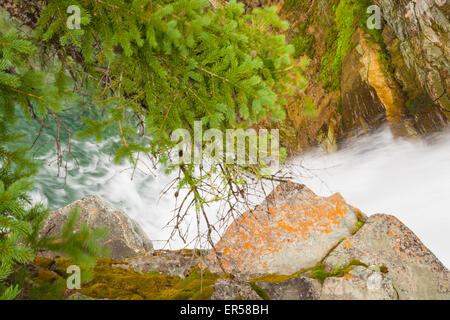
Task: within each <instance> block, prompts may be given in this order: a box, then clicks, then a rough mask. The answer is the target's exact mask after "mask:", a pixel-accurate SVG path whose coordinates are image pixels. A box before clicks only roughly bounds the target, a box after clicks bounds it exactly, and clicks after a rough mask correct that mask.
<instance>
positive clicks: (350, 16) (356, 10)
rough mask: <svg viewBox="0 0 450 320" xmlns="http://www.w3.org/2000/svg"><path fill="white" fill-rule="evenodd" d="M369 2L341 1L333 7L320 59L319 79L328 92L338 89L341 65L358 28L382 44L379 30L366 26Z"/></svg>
mask: <svg viewBox="0 0 450 320" xmlns="http://www.w3.org/2000/svg"><path fill="white" fill-rule="evenodd" d="M370 5H372V2H371V0H357V1H356V0H341V1H338V3H337V4H335V5H333V6H332V8H333V10H334V21H333V25H332V26H331V27H330V28H329V31H328V33H327V36H326V53H325V55H324V56H323V58H322V70H321V73H320V79H321V80H322V81H323V86H324V87H325V88H326V89H329V90H332V91H333V90H339V89H340V78H341V73H342V63H343V61H344V59H345V57H346V56H347V54H348V53H349V52H350V50H351V49H352V46H353V41H352V36H353V34H354V33H355V31H356V29H357V28H358V27H360V28H361V29H363V30H364V31H365V32H366V33H367V34H369V35H370V36H371V37H372V39H373V41H375V42H377V43H380V44H382V43H383V39H382V36H381V31H380V30H369V29H368V28H367V26H366V21H367V18H368V17H369V14H368V13H367V12H366V10H367V8H368V7H369V6H370Z"/></svg>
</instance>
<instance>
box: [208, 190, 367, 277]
mask: <svg viewBox="0 0 450 320" xmlns="http://www.w3.org/2000/svg"><path fill="white" fill-rule="evenodd" d="M358 219H363V217H362V214H361V213H360V212H359V210H357V209H355V208H353V207H351V206H349V205H347V204H346V203H345V201H344V199H343V198H342V197H341V196H340V195H339V194H335V195H333V196H331V197H326V198H322V197H318V196H316V195H315V194H314V193H313V192H312V191H311V190H309V189H308V188H307V187H305V186H303V185H300V184H295V183H291V182H286V183H282V184H280V185H279V186H278V187H277V188H276V189H275V190H274V191H273V192H272V193H271V194H270V195H269V196H268V197H267V199H266V200H265V201H264V202H263V203H262V204H261V205H259V206H258V207H256V208H255V210H253V211H251V212H247V213H245V214H243V215H242V216H241V217H240V218H239V219H237V221H236V222H234V223H233V224H232V225H231V226H230V227H229V229H228V230H227V232H226V233H225V234H224V235H223V237H222V238H221V240H220V241H219V243H218V244H217V245H216V249H217V250H218V251H219V252H221V253H222V257H221V261H222V264H223V267H224V268H225V270H226V271H227V272H237V273H241V274H252V275H255V274H268V273H276V274H286V275H288V274H293V273H295V272H297V271H299V270H301V269H304V268H308V267H312V266H314V265H315V264H316V263H318V262H319V261H321V260H322V259H323V258H324V257H325V256H326V255H327V253H328V252H329V251H330V249H332V248H333V247H334V246H336V245H337V244H338V242H339V240H341V239H342V238H343V237H346V236H349V235H351V234H352V233H354V232H355V231H356V230H357V228H358V224H359V221H358ZM211 259H212V260H213V258H211Z"/></svg>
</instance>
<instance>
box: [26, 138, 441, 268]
mask: <svg viewBox="0 0 450 320" xmlns="http://www.w3.org/2000/svg"><path fill="white" fill-rule="evenodd" d="M74 148H75V149H78V151H79V152H80V154H81V153H82V154H83V155H84V156H82V157H81V158H82V159H83V161H80V167H79V168H78V169H73V170H71V171H70V172H69V173H70V175H69V176H68V179H67V184H66V185H64V181H63V180H62V179H57V178H55V175H56V168H55V165H54V163H53V164H52V165H50V166H44V168H43V169H42V170H41V172H40V174H39V177H38V181H37V188H36V192H35V193H34V197H35V199H40V200H42V201H44V202H46V203H47V204H48V205H49V206H50V207H51V208H52V209H55V208H58V207H61V206H64V205H66V204H68V203H70V202H72V201H75V200H77V199H80V198H81V197H84V196H89V195H93V194H99V195H101V196H102V197H104V198H105V199H107V200H109V201H110V202H112V203H114V204H115V205H117V206H119V207H121V208H122V209H124V211H125V212H127V213H128V214H129V215H130V216H131V217H133V218H135V219H136V220H137V221H139V222H140V223H141V225H142V226H143V228H144V230H145V231H146V232H147V234H148V235H149V238H150V239H152V240H153V241H154V245H155V247H156V248H161V247H162V246H163V245H164V244H165V240H166V239H168V237H169V235H170V232H171V228H164V226H165V225H166V223H167V222H169V220H170V218H171V217H172V213H171V212H172V210H173V209H174V207H175V197H174V195H173V194H174V192H172V191H171V192H169V193H168V194H166V195H164V196H162V197H161V199H160V200H159V197H160V193H161V191H162V190H163V189H164V188H165V187H166V186H167V184H168V183H169V182H170V181H171V178H170V177H167V176H165V175H164V174H162V173H159V172H157V173H156V174H155V173H154V174H150V175H149V174H145V173H143V172H140V171H136V173H135V175H134V179H133V180H131V179H130V177H131V170H129V167H128V166H125V165H113V164H112V162H111V159H110V156H109V155H108V152H107V151H106V150H107V149H108V143H104V144H102V145H100V146H99V145H97V144H94V143H89V142H78V141H74ZM52 157H54V154H53V151H52V150H49V152H48V154H46V155H45V156H43V157H42V158H43V159H45V160H46V161H48V160H49V159H51V158H52ZM292 162H293V164H294V167H295V168H296V171H298V173H297V175H296V179H295V180H296V181H298V182H300V183H303V184H306V185H307V186H308V187H310V188H311V189H312V190H313V191H315V192H316V193H317V194H318V195H321V196H326V195H329V194H332V193H335V192H339V193H341V194H342V195H343V196H344V198H345V199H346V201H347V202H348V203H349V204H351V205H353V206H355V207H358V208H359V209H361V210H362V211H363V212H364V213H366V214H367V215H371V214H375V213H388V214H391V215H395V216H396V217H398V218H399V219H400V220H401V221H402V222H404V223H405V224H406V225H407V226H408V227H409V228H411V229H412V230H413V231H414V232H415V233H416V234H417V235H418V236H419V238H420V239H421V240H422V241H423V242H424V243H425V245H426V246H428V247H429V248H430V249H431V251H433V252H434V253H435V255H436V256H437V257H438V258H439V259H440V260H441V261H442V262H443V263H444V264H445V265H446V266H450V246H449V243H450V205H449V203H447V202H446V201H448V200H450V197H449V196H450V132H447V133H441V134H440V135H439V136H438V137H435V138H434V139H432V141H427V142H424V141H418V142H411V141H405V140H400V139H394V138H393V137H392V135H391V133H390V131H389V130H388V129H383V130H380V131H379V132H377V133H375V134H373V135H370V136H363V137H359V138H358V139H355V140H354V141H350V142H349V143H348V147H346V148H345V149H342V150H341V151H339V152H337V153H335V154H332V155H323V154H322V153H321V152H320V151H316V152H311V153H309V154H307V155H305V156H303V157H302V158H299V159H295V160H293V161H292ZM301 166H302V167H304V168H306V169H303V168H301ZM141 168H142V169H145V167H143V166H141ZM147 173H148V171H147ZM209 211H210V212H209V214H210V215H211V216H214V215H215V213H216V208H214V209H211V210H209ZM158 240H162V241H158ZM180 247H184V244H183V242H182V241H181V240H180V239H178V238H175V239H174V240H173V241H171V242H170V246H169V248H171V249H175V248H180Z"/></svg>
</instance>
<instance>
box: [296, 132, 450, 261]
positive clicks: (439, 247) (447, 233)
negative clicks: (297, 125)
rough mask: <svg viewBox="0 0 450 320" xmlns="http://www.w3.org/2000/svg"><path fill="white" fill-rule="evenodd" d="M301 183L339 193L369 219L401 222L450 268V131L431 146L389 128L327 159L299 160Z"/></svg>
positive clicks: (313, 155)
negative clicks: (388, 218) (376, 217)
mask: <svg viewBox="0 0 450 320" xmlns="http://www.w3.org/2000/svg"><path fill="white" fill-rule="evenodd" d="M294 163H297V164H301V165H302V166H304V167H305V168H307V169H308V170H302V171H301V173H300V175H299V176H298V177H297V179H296V180H298V181H299V182H302V183H304V184H306V185H307V186H308V187H309V188H311V189H312V190H314V192H316V193H317V194H319V195H322V196H325V195H330V194H332V193H335V192H339V193H340V194H342V195H343V197H344V198H345V200H346V201H347V202H348V203H349V204H351V205H353V206H355V207H357V208H359V209H360V210H361V211H363V212H364V213H366V214H367V215H372V214H375V213H386V214H390V215H394V216H396V217H397V218H399V219H400V220H401V221H402V222H403V223H404V224H406V226H408V227H409V228H410V229H411V230H412V231H413V232H414V233H415V234H416V235H417V236H418V237H419V238H420V239H421V240H422V242H423V243H424V244H425V245H426V246H427V247H428V248H429V249H430V250H431V251H432V252H433V253H434V254H435V255H436V256H437V257H438V258H439V259H440V260H441V261H442V262H443V263H444V265H446V266H447V267H448V266H450V204H449V203H448V201H449V200H450V132H446V133H441V134H440V135H439V136H437V137H434V138H431V139H429V140H428V141H426V142H425V141H416V142H411V141H405V140H402V139H394V138H393V137H392V135H391V133H390V130H389V129H387V128H385V129H383V130H380V131H379V132H377V133H375V134H373V135H371V136H364V137H359V138H357V139H356V140H354V141H352V142H350V143H349V145H348V147H346V148H345V149H342V150H340V151H339V152H337V153H335V154H331V155H327V156H321V155H320V152H314V153H310V154H308V155H306V156H305V157H302V158H301V159H296V160H295V161H294Z"/></svg>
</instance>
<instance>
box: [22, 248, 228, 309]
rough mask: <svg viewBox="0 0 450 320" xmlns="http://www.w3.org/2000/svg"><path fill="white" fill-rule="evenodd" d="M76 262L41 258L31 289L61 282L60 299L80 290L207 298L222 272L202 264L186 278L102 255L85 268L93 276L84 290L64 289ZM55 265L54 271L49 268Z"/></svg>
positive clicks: (124, 296)
mask: <svg viewBox="0 0 450 320" xmlns="http://www.w3.org/2000/svg"><path fill="white" fill-rule="evenodd" d="M72 264H73V262H72V261H71V260H70V259H67V258H54V259H49V258H43V257H37V258H36V260H35V261H34V264H33V265H34V266H35V267H36V268H38V269H39V272H38V273H37V274H36V275H34V276H32V278H33V288H30V290H29V292H31V293H32V292H34V291H42V290H40V289H44V288H45V289H46V290H48V289H52V287H51V286H55V285H58V288H54V290H55V291H57V294H55V298H58V299H67V298H68V297H70V296H71V295H73V294H74V293H77V292H78V293H81V294H82V295H84V296H87V297H90V298H92V299H109V300H207V299H210V298H211V296H212V295H213V293H214V288H213V287H212V285H213V284H214V283H216V281H217V279H218V278H219V275H217V274H214V273H211V272H210V271H209V270H201V269H199V268H198V267H195V268H193V269H192V270H191V271H190V272H189V274H188V275H187V277H186V278H184V279H182V278H180V277H177V276H170V275H165V274H161V273H157V272H150V273H138V272H136V271H134V270H133V269H132V268H130V267H127V266H126V265H127V262H124V261H116V260H113V259H109V258H99V259H98V260H97V264H96V265H95V266H94V267H93V268H87V267H86V268H83V267H82V268H81V270H82V275H83V273H85V274H86V275H89V276H88V277H86V278H85V279H83V280H84V281H83V283H82V285H81V289H79V290H64V287H65V282H66V281H65V279H66V278H67V277H68V276H70V274H67V273H66V270H67V267H68V266H69V265H72ZM119 265H120V266H119ZM51 266H53V267H52V268H53V271H50V270H49V269H48V268H49V267H51ZM28 276H30V275H28ZM52 290H53V289H52ZM33 296H35V297H36V296H38V295H34V294H33ZM47 298H48V295H47Z"/></svg>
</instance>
